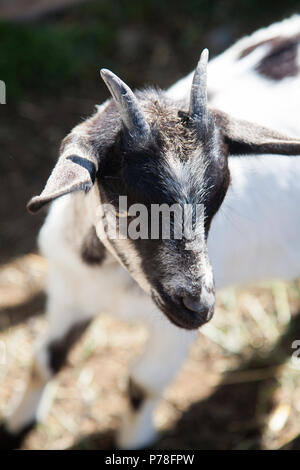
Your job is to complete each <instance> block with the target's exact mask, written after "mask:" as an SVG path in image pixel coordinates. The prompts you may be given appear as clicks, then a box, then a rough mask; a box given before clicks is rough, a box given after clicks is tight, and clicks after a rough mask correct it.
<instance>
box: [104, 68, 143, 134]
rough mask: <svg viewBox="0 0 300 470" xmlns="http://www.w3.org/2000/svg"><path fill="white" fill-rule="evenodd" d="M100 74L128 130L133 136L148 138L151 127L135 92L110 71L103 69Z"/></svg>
mask: <svg viewBox="0 0 300 470" xmlns="http://www.w3.org/2000/svg"><path fill="white" fill-rule="evenodd" d="M100 73H101V77H102V78H103V80H104V82H105V84H106V86H107V88H108V89H109V91H110V93H111V95H112V97H113V99H114V100H115V103H116V105H117V108H118V111H119V113H120V116H121V119H122V122H123V124H124V126H125V127H126V129H127V130H128V131H129V133H130V134H131V135H132V136H139V137H143V138H144V137H147V136H148V135H149V134H150V126H149V124H148V123H147V121H146V118H145V116H144V113H143V111H142V109H141V106H140V104H139V102H138V100H137V99H136V97H135V95H134V93H133V91H132V90H131V89H130V88H129V86H127V85H126V83H124V82H123V81H122V80H121V79H120V78H119V77H117V75H115V74H114V73H112V72H111V71H110V70H107V69H101V71H100Z"/></svg>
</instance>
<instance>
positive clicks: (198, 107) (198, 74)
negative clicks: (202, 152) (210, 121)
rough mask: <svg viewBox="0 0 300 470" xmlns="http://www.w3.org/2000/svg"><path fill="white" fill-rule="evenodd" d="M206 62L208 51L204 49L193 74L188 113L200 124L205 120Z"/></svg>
mask: <svg viewBox="0 0 300 470" xmlns="http://www.w3.org/2000/svg"><path fill="white" fill-rule="evenodd" d="M207 62H208V49H204V50H203V51H202V54H201V56H200V60H199V62H198V65H197V67H196V70H195V73H194V78H193V83H192V90H191V100H190V109H189V113H190V114H191V115H194V116H197V117H199V118H200V119H201V121H202V122H205V121H206V119H207Z"/></svg>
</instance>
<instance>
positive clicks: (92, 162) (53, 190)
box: [27, 149, 98, 214]
mask: <svg viewBox="0 0 300 470" xmlns="http://www.w3.org/2000/svg"><path fill="white" fill-rule="evenodd" d="M76 150H78V149H76ZM78 153H79V152H76V154H75V153H71V152H70V151H67V152H64V153H63V154H62V155H61V156H60V158H59V159H58V162H57V164H56V166H55V167H54V169H53V171H52V173H51V175H50V177H49V179H48V181H47V184H46V186H45V188H44V190H43V192H42V193H41V194H40V195H39V196H35V197H33V198H32V199H30V201H29V202H28V204H27V209H28V211H29V212H30V213H32V214H34V213H36V212H38V211H39V210H40V209H41V208H42V207H43V206H44V205H45V204H48V203H49V202H51V201H53V200H54V199H56V198H58V197H60V196H63V195H64V194H68V193H72V192H74V191H85V192H88V191H89V190H90V189H91V188H92V186H93V184H94V181H95V177H96V173H97V169H98V161H97V158H96V157H95V156H94V155H90V154H87V155H86V154H84V153H83V152H81V151H80V155H79V154H78Z"/></svg>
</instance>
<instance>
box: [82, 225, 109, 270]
mask: <svg viewBox="0 0 300 470" xmlns="http://www.w3.org/2000/svg"><path fill="white" fill-rule="evenodd" d="M105 257H106V248H105V246H104V245H103V243H102V242H101V241H100V240H99V238H98V236H97V233H96V229H95V227H94V226H93V227H91V228H90V230H89V231H88V233H87V235H86V236H85V238H84V240H83V243H82V247H81V258H82V260H83V261H84V263H86V264H89V265H98V266H99V265H101V264H102V263H103V261H104V260H105Z"/></svg>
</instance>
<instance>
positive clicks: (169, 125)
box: [98, 97, 230, 329]
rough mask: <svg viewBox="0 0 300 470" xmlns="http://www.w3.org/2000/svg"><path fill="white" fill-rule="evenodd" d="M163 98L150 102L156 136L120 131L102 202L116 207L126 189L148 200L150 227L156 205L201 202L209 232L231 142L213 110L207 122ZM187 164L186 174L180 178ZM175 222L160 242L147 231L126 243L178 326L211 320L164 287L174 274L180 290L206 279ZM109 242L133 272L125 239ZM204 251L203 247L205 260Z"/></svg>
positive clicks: (130, 200)
mask: <svg viewBox="0 0 300 470" xmlns="http://www.w3.org/2000/svg"><path fill="white" fill-rule="evenodd" d="M163 100H164V98H162V102H161V103H160V104H157V101H159V97H158V98H157V101H156V102H153V103H152V104H153V106H152V108H151V106H149V109H148V113H149V115H147V117H148V119H149V122H150V124H151V137H150V138H149V139H148V141H146V142H145V141H143V142H136V141H134V140H132V139H130V138H128V136H127V135H126V133H125V132H123V131H120V132H119V134H118V137H117V138H116V139H115V143H114V145H112V146H111V147H110V149H108V151H107V154H106V156H105V158H104V159H103V160H102V162H101V164H100V170H99V173H98V183H99V188H100V193H101V201H102V202H103V203H106V204H112V205H113V206H114V207H115V211H116V213H117V212H118V209H119V207H118V204H119V196H120V195H124V196H127V205H128V207H130V206H131V205H132V204H135V203H139V204H143V205H144V206H146V207H147V209H148V228H149V231H150V227H151V205H152V204H159V205H161V204H167V205H169V206H171V205H173V204H179V205H180V206H181V207H182V208H183V206H184V204H192V205H193V206H196V204H203V205H204V210H205V219H204V229H205V235H206V237H207V235H208V232H209V227H210V224H211V221H212V219H213V216H214V215H215V213H216V212H217V210H218V209H219V207H220V205H221V203H222V201H223V199H224V197H225V194H226V191H227V189H228V186H229V182H230V175H229V169H228V161H227V156H228V147H227V145H226V144H225V143H224V138H223V135H222V134H221V132H220V131H219V129H218V127H217V126H215V123H214V119H213V117H212V116H210V118H209V122H208V125H207V126H205V128H202V127H201V123H200V122H198V121H197V120H196V119H194V118H193V117H192V116H188V115H187V113H185V112H183V111H179V112H178V108H176V107H175V106H174V105H171V106H169V104H165V108H164V101H163ZM149 116H150V117H149ZM172 165H174V166H172ZM176 165H177V166H176ZM177 167H178V172H177V169H176V168H177ZM181 167H182V169H183V174H184V178H182V177H181V176H182V173H181ZM202 186H203V187H202ZM204 186H205V188H204ZM129 222H130V221H127V223H129ZM202 223H203V221H202ZM161 225H162V224H161ZM170 228H171V239H170V240H164V239H163V238H162V236H161V235H162V234H161V233H160V235H159V239H158V240H154V239H151V237H149V238H148V239H137V240H127V242H128V243H129V244H131V245H132V246H133V247H134V250H135V252H136V253H137V256H138V258H139V260H140V262H141V269H142V274H143V276H144V277H145V278H146V279H147V281H148V283H149V284H150V286H151V288H152V289H153V292H154V294H153V299H154V301H155V302H156V304H157V305H158V306H159V308H161V310H162V311H163V312H164V313H165V314H166V315H167V316H168V317H169V318H170V319H171V321H173V323H175V324H177V326H181V327H183V328H190V329H193V328H197V327H199V326H200V325H202V324H203V323H204V322H205V321H207V318H201V315H197V314H196V313H195V312H190V311H187V309H186V308H185V307H184V306H183V305H182V297H181V296H180V294H178V295H177V296H176V295H175V297H176V298H175V297H174V295H173V294H171V292H170V291H168V289H169V288H167V289H166V288H165V287H164V285H165V284H166V281H167V280H169V279H170V276H172V272H174V275H175V274H176V275H177V273H178V272H180V273H182V279H183V284H185V285H182V286H179V288H180V287H182V290H185V289H186V288H188V289H190V292H188V293H189V294H190V295H198V294H199V287H200V285H201V282H202V281H201V278H200V277H198V278H197V279H195V276H194V274H193V273H192V271H191V266H192V265H195V264H196V263H199V262H200V261H201V260H200V259H199V253H197V254H195V253H193V251H189V250H186V249H185V244H186V240H185V239H182V240H175V239H174V237H173V231H172V230H173V226H172V223H171V224H170ZM149 235H150V233H149ZM109 243H110V244H111V245H112V248H113V250H114V251H115V253H116V255H117V257H119V259H120V260H121V261H122V264H123V265H124V266H125V267H126V268H127V269H128V271H129V272H131V271H132V270H131V266H130V259H129V258H128V259H127V256H126V249H124V248H123V247H124V244H123V247H122V248H121V245H119V243H118V241H117V240H109ZM120 248H121V249H120ZM165 254H166V257H165ZM204 256H205V250H204V251H203V257H202V259H204ZM170 264H172V266H170ZM170 268H171V269H170ZM189 281H190V282H189ZM192 284H193V285H192ZM155 293H159V295H155ZM182 295H183V293H182ZM171 311H172V313H171Z"/></svg>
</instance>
